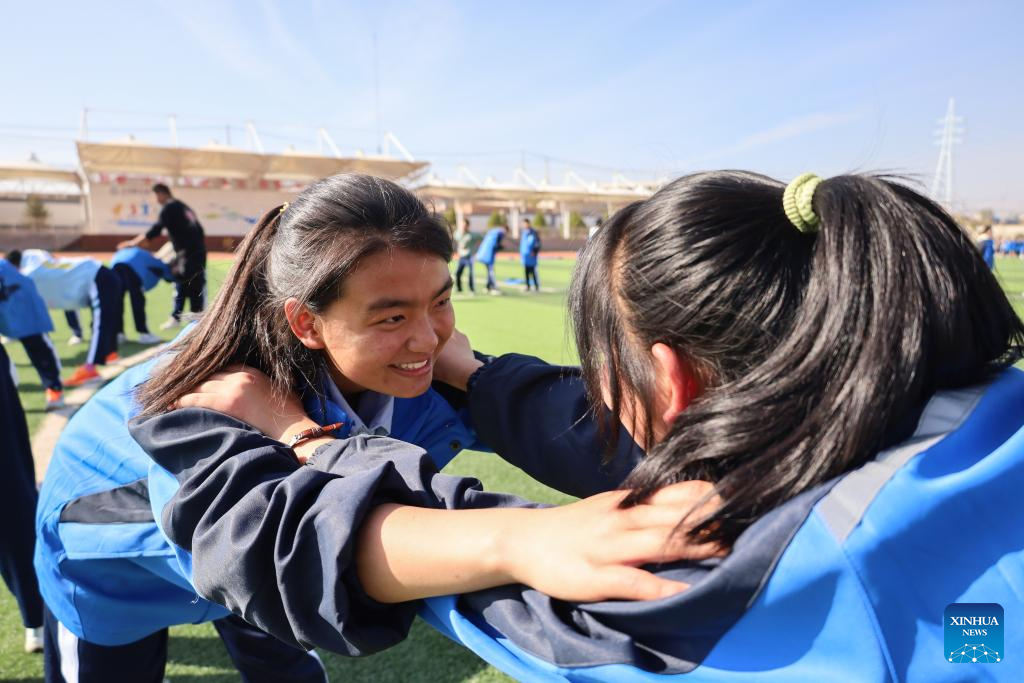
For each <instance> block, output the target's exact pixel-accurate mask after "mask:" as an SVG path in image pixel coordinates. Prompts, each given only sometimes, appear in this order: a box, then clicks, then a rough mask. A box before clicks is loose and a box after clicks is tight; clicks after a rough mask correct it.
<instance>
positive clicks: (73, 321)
mask: <svg viewBox="0 0 1024 683" xmlns="http://www.w3.org/2000/svg"><path fill="white" fill-rule="evenodd" d="M64 319H65V320H67V321H68V327H70V328H71V334H73V335H75V336H76V337H78V338H79V339H81V338H82V323H81V321H79V319H78V311H64Z"/></svg>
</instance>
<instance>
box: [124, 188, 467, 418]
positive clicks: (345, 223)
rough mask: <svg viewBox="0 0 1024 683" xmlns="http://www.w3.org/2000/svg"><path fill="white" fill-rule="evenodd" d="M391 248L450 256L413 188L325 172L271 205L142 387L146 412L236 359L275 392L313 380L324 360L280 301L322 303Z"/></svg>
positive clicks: (447, 235)
mask: <svg viewBox="0 0 1024 683" xmlns="http://www.w3.org/2000/svg"><path fill="white" fill-rule="evenodd" d="M388 249H408V250H411V251H418V252H423V253H427V254H434V255H436V256H438V257H439V258H442V259H444V260H445V261H449V260H451V255H452V238H451V232H450V231H449V229H448V228H447V227H446V225H445V224H444V223H443V222H442V221H441V220H440V219H439V218H438V217H437V216H436V215H434V214H433V213H431V212H430V211H428V210H427V208H426V207H425V206H424V205H423V203H422V202H421V201H420V200H419V199H417V198H416V196H415V195H413V194H412V193H411V192H409V191H408V190H406V189H405V188H403V187H401V186H400V185H396V184H395V183H393V182H390V181H388V180H384V179H382V178H376V177H373V176H368V175H357V174H341V175H335V176H331V177H329V178H324V179H323V180H320V181H317V182H316V183H314V184H312V185H310V186H309V187H307V188H306V189H305V190H303V191H302V193H300V194H299V195H298V196H297V197H296V198H295V200H294V201H292V202H291V203H290V204H288V205H286V206H278V207H274V208H273V209H271V210H270V211H268V212H267V213H266V214H264V216H263V218H262V219H260V221H259V223H258V224H257V225H256V226H255V227H254V228H253V229H252V230H251V231H250V232H249V234H248V235H247V236H246V238H245V239H244V240H243V241H242V243H241V244H240V245H239V248H238V253H237V254H236V256H235V262H234V265H233V266H232V268H231V271H230V272H229V273H228V277H227V280H225V282H224V285H223V287H221V290H220V292H219V293H218V295H217V299H216V300H215V301H214V304H213V306H212V307H211V308H210V310H209V311H208V312H206V313H205V314H204V315H203V317H202V319H201V320H200V322H199V324H198V325H197V327H196V329H195V330H193V331H192V332H191V333H190V334H188V335H187V336H186V337H185V338H184V339H183V340H182V341H181V342H180V343H179V344H178V345H177V348H176V349H175V350H176V351H177V355H176V356H175V358H174V360H173V362H171V363H168V364H167V365H166V366H164V367H163V368H162V369H161V370H158V371H157V372H156V373H155V374H154V375H153V377H152V378H150V379H149V381H147V382H146V383H145V384H143V385H142V386H141V387H140V389H139V391H138V394H137V397H138V399H139V402H140V404H141V405H142V409H143V413H144V414H152V413H157V412H161V411H163V410H166V409H168V407H170V406H171V405H173V404H174V402H175V401H177V400H178V399H179V398H181V397H182V396H183V395H185V394H186V393H188V392H189V391H191V390H192V389H194V388H195V387H196V386H198V385H199V384H200V383H201V382H203V381H204V380H205V379H206V378H207V377H209V376H210V375H212V374H213V373H215V372H217V371H219V370H221V369H223V368H225V367H227V366H229V365H232V364H235V363H244V364H246V365H250V366H253V367H255V368H257V369H259V370H261V371H263V372H264V373H266V374H267V375H268V376H269V377H270V379H271V382H272V383H273V385H274V388H275V390H278V391H281V392H283V391H286V390H294V389H298V388H300V387H301V386H302V385H303V383H313V381H314V380H315V378H316V377H317V376H318V374H319V372H320V371H321V370H322V369H326V365H325V364H326V363H327V362H328V360H327V359H326V358H325V356H324V353H323V352H322V351H320V350H313V349H308V348H306V347H305V346H303V345H302V343H301V342H300V341H299V340H298V339H297V338H296V337H295V335H294V334H292V332H291V329H290V328H289V326H288V321H287V319H286V318H285V315H284V303H285V301H286V300H288V299H289V298H291V297H294V298H295V299H297V300H298V302H299V303H300V304H304V305H306V306H308V307H309V309H310V310H311V311H313V312H314V313H320V312H322V311H323V310H324V309H325V308H327V307H328V306H329V305H330V304H331V303H332V302H334V301H335V300H337V299H339V298H341V296H342V295H343V294H344V285H345V280H346V278H347V277H348V276H349V275H350V274H351V273H352V272H353V271H354V270H355V269H356V268H357V267H358V266H359V264H360V263H361V262H362V261H363V260H364V259H366V257H368V256H371V255H373V254H376V253H378V252H381V251H385V250H388Z"/></svg>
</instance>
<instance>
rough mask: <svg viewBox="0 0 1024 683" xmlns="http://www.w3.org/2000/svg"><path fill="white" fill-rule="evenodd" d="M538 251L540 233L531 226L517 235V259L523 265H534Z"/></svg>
mask: <svg viewBox="0 0 1024 683" xmlns="http://www.w3.org/2000/svg"><path fill="white" fill-rule="evenodd" d="M538 253H540V235H538V234H537V231H536V230H534V229H533V228H530V229H529V230H526V231H525V232H524V233H523V234H522V235H520V237H519V259H520V260H521V261H522V262H523V265H524V266H531V267H533V266H536V265H537V254H538Z"/></svg>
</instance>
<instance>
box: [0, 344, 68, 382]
mask: <svg viewBox="0 0 1024 683" xmlns="http://www.w3.org/2000/svg"><path fill="white" fill-rule="evenodd" d="M18 341H20V342H21V345H22V346H23V347H25V354H26V355H27V356H28V360H29V362H30V363H32V367H34V368H35V369H36V372H38V373H39V380H40V381H41V382H42V383H43V386H44V387H45V388H47V389H52V390H54V391H61V390H62V389H63V388H64V385H63V384H62V383H61V381H60V356H58V355H57V349H55V348H53V342H51V341H50V337H49V336H47V335H46V333H41V334H31V335H29V336H27V337H22V338H21V339H19V340H18ZM4 357H5V358H6V355H5V356H4ZM0 372H7V366H6V365H5V366H4V367H2V368H0Z"/></svg>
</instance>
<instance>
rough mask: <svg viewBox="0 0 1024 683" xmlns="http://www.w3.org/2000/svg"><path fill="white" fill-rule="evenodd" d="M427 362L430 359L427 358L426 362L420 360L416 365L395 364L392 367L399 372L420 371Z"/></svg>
mask: <svg viewBox="0 0 1024 683" xmlns="http://www.w3.org/2000/svg"><path fill="white" fill-rule="evenodd" d="M429 362H430V359H429V358H428V359H426V360H421V361H419V362H417V363H395V366H394V367H396V368H399V369H401V370H420V369H422V368H423V367H424V366H425V365H426V364H427V363H429Z"/></svg>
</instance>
